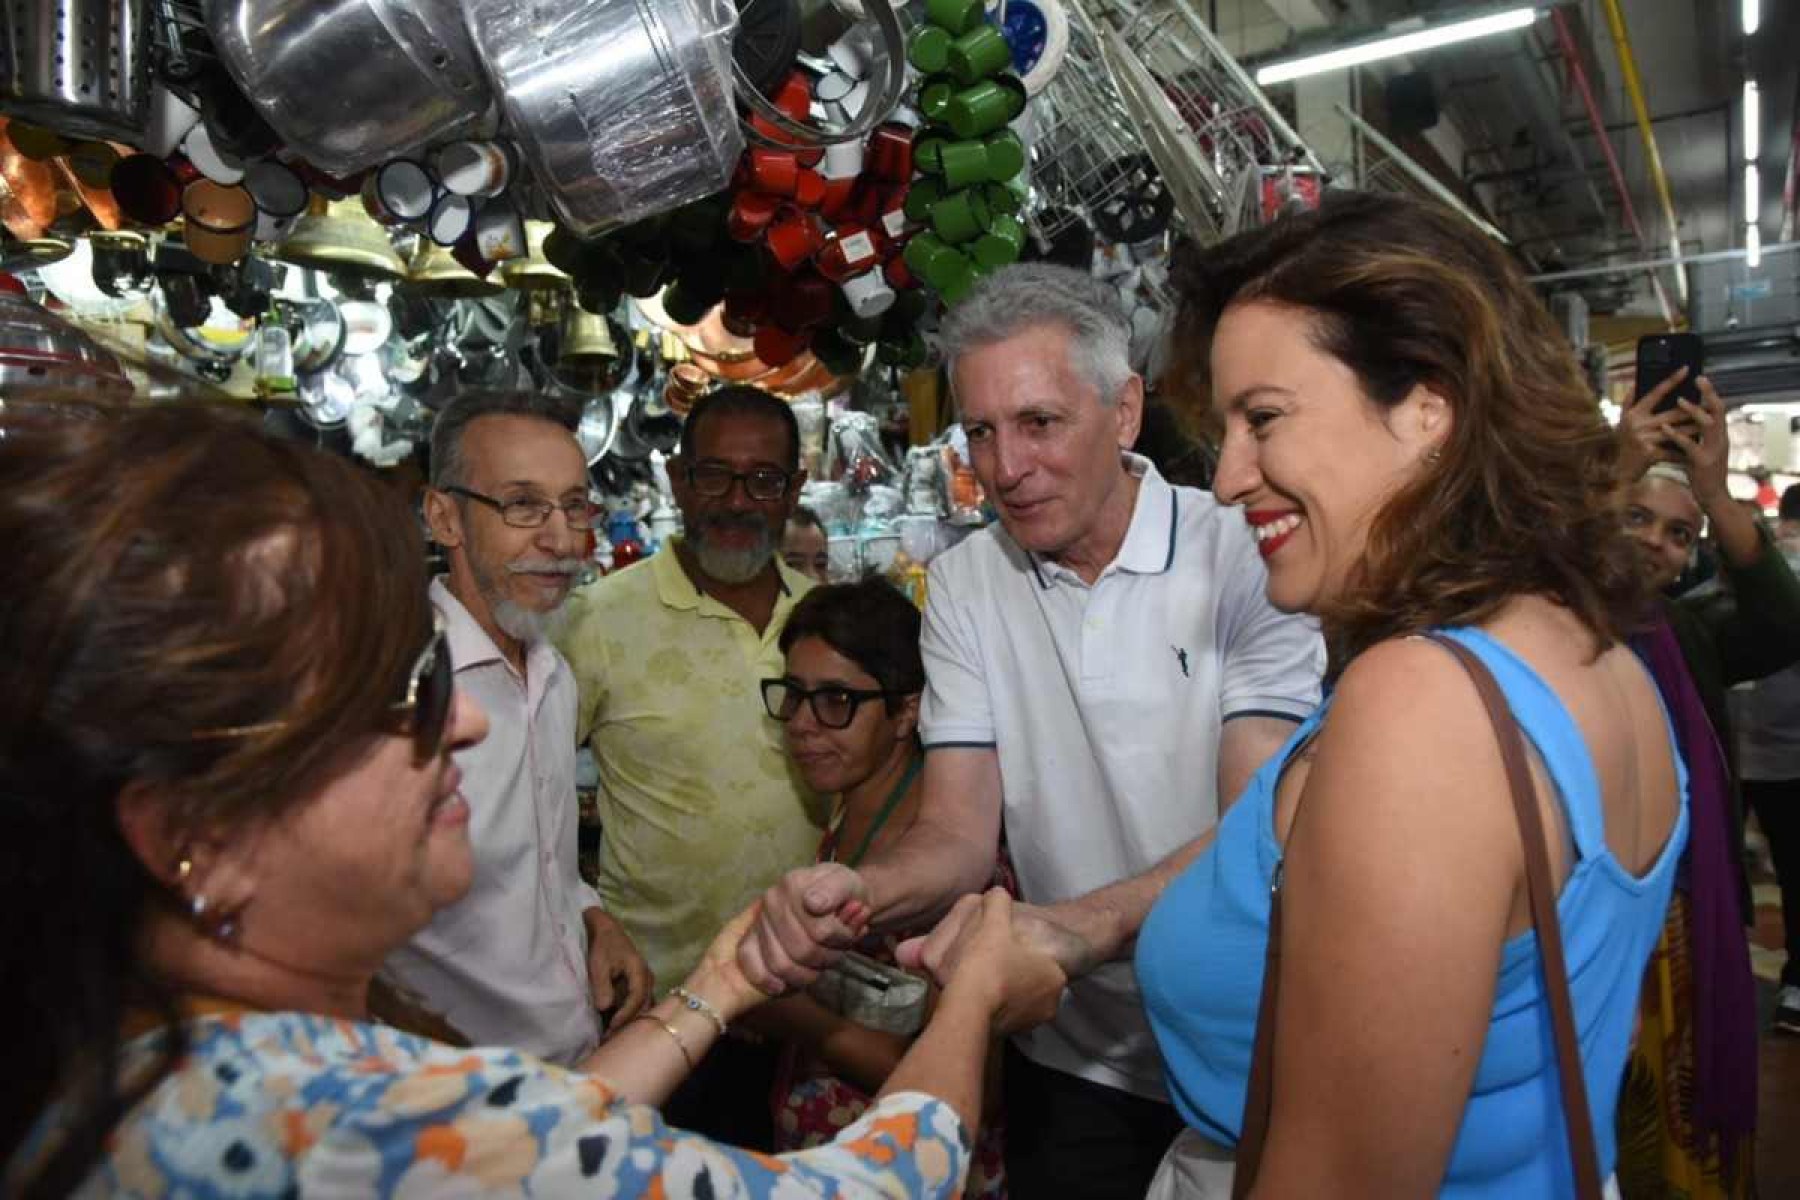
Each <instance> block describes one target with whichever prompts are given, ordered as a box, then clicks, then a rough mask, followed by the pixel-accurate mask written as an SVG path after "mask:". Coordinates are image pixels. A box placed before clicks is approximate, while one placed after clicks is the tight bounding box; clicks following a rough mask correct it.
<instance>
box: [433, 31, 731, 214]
mask: <svg viewBox="0 0 1800 1200" xmlns="http://www.w3.org/2000/svg"><path fill="white" fill-rule="evenodd" d="M463 6H464V10H465V15H466V18H467V25H468V29H469V31H470V34H471V35H472V37H473V39H474V42H475V49H476V52H477V54H478V55H479V56H480V58H481V61H482V64H483V66H484V67H485V69H486V71H487V74H488V77H489V78H490V79H492V80H493V83H494V88H495V91H496V93H497V94H498V97H499V101H500V104H501V107H502V110H503V112H504V115H505V119H506V123H507V127H508V131H509V132H510V133H511V134H512V136H513V138H514V139H515V140H516V142H517V144H518V147H519V150H520V153H521V156H522V157H523V159H524V160H525V163H526V165H527V166H528V167H529V168H530V171H531V174H532V175H533V177H534V178H535V179H536V180H537V183H538V185H539V187H540V188H541V189H542V191H543V193H544V195H545V197H546V198H547V199H548V201H549V203H550V205H551V207H552V208H553V209H554V210H555V212H556V214H557V216H558V217H559V218H560V219H561V221H562V223H563V224H565V225H567V226H568V227H569V229H570V230H571V231H572V232H574V233H576V234H579V235H582V236H590V235H592V234H595V233H598V232H600V231H602V230H604V229H609V228H613V227H616V226H619V225H623V224H626V223H628V222H631V221H634V220H636V219H638V218H639V217H641V216H644V215H645V214H648V213H652V212H657V211H660V210H663V209H666V208H670V207H673V206H674V205H677V204H680V203H682V202H684V201H687V200H691V199H694V198H696V197H699V196H704V195H709V194H711V193H713V192H716V191H718V190H719V189H720V188H722V187H724V186H725V183H726V181H727V179H728V178H729V176H730V173H731V168H732V166H733V165H734V164H735V162H736V161H737V156H738V152H739V150H740V149H741V148H742V144H743V142H742V136H741V134H740V132H739V129H738V123H737V119H736V111H735V109H734V108H733V106H732V104H731V98H730V97H731V91H730V84H729V79H730V75H729V71H730V57H731V47H730V41H731V34H732V31H733V29H734V28H735V25H736V14H735V12H734V11H733V10H732V8H731V6H730V5H729V4H727V3H724V2H723V0H663V2H661V3H657V4H653V5H652V4H644V3H639V2H638V0H591V2H587V3H583V2H581V0H560V2H556V0H463Z"/></svg>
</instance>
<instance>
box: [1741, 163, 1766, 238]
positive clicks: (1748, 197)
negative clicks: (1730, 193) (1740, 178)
mask: <svg viewBox="0 0 1800 1200" xmlns="http://www.w3.org/2000/svg"><path fill="white" fill-rule="evenodd" d="M1761 198H1762V174H1761V172H1759V171H1758V170H1757V169H1756V164H1755V163H1745V164H1744V221H1745V223H1746V224H1755V223H1756V210H1757V208H1758V201H1759V200H1760V199H1761Z"/></svg>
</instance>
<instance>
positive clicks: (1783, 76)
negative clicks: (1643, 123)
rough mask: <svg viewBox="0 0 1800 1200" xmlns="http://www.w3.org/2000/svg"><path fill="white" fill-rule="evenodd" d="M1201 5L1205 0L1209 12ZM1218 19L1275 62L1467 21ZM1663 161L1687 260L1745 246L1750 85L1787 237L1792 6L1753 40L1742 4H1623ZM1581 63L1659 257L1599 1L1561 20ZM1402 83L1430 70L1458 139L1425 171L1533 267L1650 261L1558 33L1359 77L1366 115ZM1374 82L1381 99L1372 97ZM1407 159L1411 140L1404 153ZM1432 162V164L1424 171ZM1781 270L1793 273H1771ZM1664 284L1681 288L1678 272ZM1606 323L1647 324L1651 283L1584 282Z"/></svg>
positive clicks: (1324, 6) (1535, 33) (1661, 226)
mask: <svg viewBox="0 0 1800 1200" xmlns="http://www.w3.org/2000/svg"><path fill="white" fill-rule="evenodd" d="M1200 2H1201V3H1203V4H1207V3H1208V0H1200ZM1209 7H1210V9H1211V11H1212V13H1213V14H1214V15H1215V17H1216V24H1217V28H1218V29H1219V31H1220V33H1221V36H1222V37H1223V38H1224V39H1225V41H1226V43H1227V44H1228V45H1230V46H1231V47H1232V48H1233V49H1234V50H1235V51H1236V52H1237V53H1238V54H1239V55H1240V56H1243V57H1255V56H1257V55H1259V54H1266V53H1268V52H1269V50H1270V49H1272V48H1273V47H1275V46H1278V45H1280V44H1282V42H1283V41H1284V40H1286V39H1288V38H1311V39H1317V38H1319V37H1321V36H1332V35H1331V34H1330V33H1328V32H1326V31H1325V27H1327V26H1330V27H1331V29H1333V30H1341V29H1344V28H1349V27H1354V26H1356V25H1358V24H1362V25H1367V26H1370V27H1374V26H1379V25H1383V24H1386V23H1389V22H1392V21H1395V20H1398V19H1400V18H1403V17H1407V16H1415V15H1426V16H1429V15H1430V14H1431V13H1433V12H1436V11H1440V10H1444V9H1454V8H1463V9H1466V8H1467V7H1468V5H1467V4H1462V3H1454V4H1447V5H1446V4H1435V3H1420V2H1418V0H1216V3H1210V4H1209ZM1621 8H1622V11H1623V13H1624V18H1625V22H1626V25H1627V28H1628V30H1629V34H1630V41H1631V46H1632V49H1633V52H1634V54H1635V56H1636V60H1637V66H1638V71H1639V74H1640V76H1641V78H1642V80H1643V86H1644V94H1645V99H1646V103H1647V106H1648V108H1649V111H1650V114H1651V118H1652V121H1653V125H1654V129H1655V132H1656V139H1657V143H1658V149H1659V152H1660V155H1661V158H1662V162H1663V167H1664V169H1665V171H1666V173H1667V177H1668V183H1669V190H1670V193H1671V195H1672V198H1673V202H1674V205H1675V209H1676V215H1677V219H1678V221H1679V227H1680V234H1681V240H1682V247H1683V250H1684V252H1685V253H1704V252H1711V251H1719V250H1728V249H1733V248H1736V247H1740V246H1742V245H1743V233H1742V229H1743V219H1744V217H1743V214H1744V196H1743V187H1744V182H1743V178H1744V176H1743V169H1742V141H1741V138H1742V125H1741V113H1740V111H1739V104H1740V102H1741V94H1742V83H1743V79H1744V76H1745V73H1746V71H1749V72H1750V73H1753V74H1754V75H1755V76H1756V77H1757V78H1758V81H1759V83H1760V85H1761V93H1762V139H1761V140H1762V155H1761V159H1762V169H1761V171H1760V180H1761V186H1760V195H1759V196H1758V197H1757V207H1758V211H1759V212H1760V213H1761V214H1762V224H1761V228H1762V234H1763V241H1764V243H1765V244H1772V243H1773V242H1774V241H1775V240H1776V239H1777V238H1778V237H1779V234H1780V228H1781V218H1780V211H1781V198H1782V185H1783V180H1784V178H1785V176H1786V174H1787V171H1788V167H1789V158H1790V156H1791V154H1792V146H1793V139H1794V131H1795V119H1796V114H1795V99H1796V87H1797V82H1800V81H1797V68H1796V63H1797V62H1800V56H1796V55H1795V54H1794V53H1793V46H1794V45H1795V44H1796V41H1797V40H1800V4H1793V3H1783V2H1780V0H1764V3H1763V6H1762V26H1761V29H1760V30H1759V31H1758V33H1757V34H1756V35H1755V37H1754V38H1752V39H1749V40H1746V39H1745V38H1744V37H1743V35H1742V33H1741V32H1740V28H1739V8H1740V4H1739V0H1622V2H1621ZM1562 12H1563V14H1564V17H1565V19H1566V20H1567V21H1568V22H1569V25H1570V27H1571V29H1572V30H1573V31H1574V32H1575V36H1576V43H1577V47H1578V50H1579V53H1580V58H1581V60H1582V64H1583V66H1584V68H1585V70H1586V71H1587V73H1588V74H1589V76H1590V78H1591V81H1592V84H1593V88H1594V91H1595V93H1596V96H1597V98H1598V100H1599V102H1600V104H1601V106H1602V109H1603V115H1604V118H1605V121H1606V129H1607V136H1608V137H1609V139H1610V140H1611V142H1612V146H1613V150H1614V153H1615V154H1616V155H1617V156H1618V158H1619V162H1620V165H1621V167H1622V168H1623V172H1624V175H1625V179H1626V181H1627V184H1628V186H1629V190H1630V192H1631V198H1632V203H1633V206H1634V207H1635V209H1636V211H1637V214H1638V217H1639V219H1640V221H1641V223H1642V224H1643V225H1644V227H1645V229H1646V232H1647V233H1648V234H1649V236H1650V238H1651V239H1652V241H1653V242H1654V243H1657V244H1656V246H1655V249H1656V251H1657V252H1658V253H1659V254H1660V253H1661V252H1663V251H1664V250H1666V246H1667V238H1666V224H1665V221H1664V218H1663V216H1662V208H1661V205H1660V202H1659V200H1658V196H1657V192H1656V189H1655V186H1654V184H1653V182H1652V179H1651V173H1650V170H1649V167H1648V163H1647V156H1646V153H1645V150H1644V147H1643V143H1642V141H1641V139H1640V137H1639V134H1638V130H1637V127H1636V125H1635V123H1634V120H1633V113H1632V106H1631V101H1630V98H1629V95H1628V93H1627V91H1626V88H1625V85H1624V82H1623V77H1622V73H1621V69H1620V63H1619V56H1618V54H1617V52H1616V50H1615V49H1614V46H1613V42H1612V38H1611V35H1610V33H1609V32H1608V26H1607V18H1606V10H1605V5H1604V3H1603V0H1577V2H1574V3H1569V4H1565V5H1563V6H1562ZM1408 69H1417V70H1422V71H1425V72H1428V73H1429V75H1430V76H1431V78H1432V80H1433V82H1434V83H1435V85H1436V90H1437V95H1438V99H1439V103H1440V108H1441V111H1442V119H1443V121H1444V122H1445V123H1446V124H1447V125H1448V126H1449V127H1450V128H1451V130H1453V135H1452V136H1450V137H1444V136H1442V135H1441V134H1440V135H1437V136H1433V137H1432V138H1431V139H1430V140H1431V142H1432V144H1433V145H1434V146H1446V145H1449V146H1458V145H1460V148H1461V152H1460V154H1456V153H1451V154H1447V155H1442V156H1440V155H1434V154H1432V153H1430V152H1429V150H1427V151H1426V152H1425V153H1424V154H1423V155H1422V158H1423V160H1424V162H1425V165H1426V166H1427V167H1430V168H1436V169H1439V170H1442V171H1444V173H1445V174H1446V175H1447V177H1448V178H1447V182H1450V183H1452V184H1453V185H1459V186H1460V187H1461V188H1463V189H1464V191H1465V194H1468V192H1469V191H1470V190H1472V191H1473V194H1474V195H1475V196H1477V197H1478V198H1479V199H1480V200H1481V202H1482V204H1483V206H1484V207H1485V209H1486V210H1487V212H1488V213H1489V214H1490V215H1491V216H1492V217H1493V218H1494V220H1495V222H1496V224H1498V225H1499V226H1500V227H1501V228H1502V229H1503V230H1505V231H1506V233H1507V234H1508V235H1509V236H1510V237H1511V238H1512V239H1513V240H1514V242H1515V243H1516V244H1517V245H1518V246H1519V248H1520V250H1521V252H1522V253H1524V254H1525V255H1526V256H1527V257H1528V259H1529V260H1530V261H1531V263H1532V264H1533V265H1534V266H1535V267H1538V268H1540V269H1546V270H1548V269H1556V268H1558V267H1583V266H1589V265H1594V264H1598V263H1602V262H1606V261H1613V260H1617V261H1628V260H1631V259H1635V258H1639V257H1642V256H1643V255H1642V254H1641V252H1640V251H1639V250H1638V248H1637V247H1636V245H1635V243H1634V239H1633V238H1632V236H1631V234H1630V232H1629V230H1628V228H1627V226H1626V224H1625V222H1624V220H1623V219H1622V215H1621V205H1620V202H1619V197H1618V195H1617V193H1616V191H1615V189H1614V187H1613V185H1612V183H1611V181H1610V179H1609V177H1608V175H1607V173H1606V169H1605V165H1604V160H1603V157H1602V155H1601V153H1600V149H1599V147H1598V146H1597V144H1596V138H1595V134H1594V131H1593V129H1592V127H1591V125H1590V123H1589V122H1588V120H1587V119H1586V116H1585V114H1584V111H1583V109H1582V107H1581V104H1580V100H1579V98H1578V96H1577V94H1576V93H1575V91H1574V90H1573V89H1572V88H1565V87H1564V86H1563V84H1562V78H1563V74H1564V70H1565V64H1564V62H1563V61H1562V58H1561V55H1560V52H1559V51H1558V49H1557V43H1556V38H1555V35H1554V31H1553V29H1552V28H1551V26H1550V23H1549V21H1548V20H1545V19H1540V20H1539V21H1538V22H1537V23H1536V24H1535V25H1534V26H1533V27H1532V28H1530V29H1528V30H1526V31H1524V32H1521V33H1516V34H1503V35H1499V36H1496V37H1492V38H1488V39H1484V40H1482V41H1479V42H1472V43H1467V44H1464V45H1462V46H1457V47H1449V48H1445V49H1442V50H1438V51H1435V52H1433V53H1432V54H1430V55H1423V56H1419V57H1417V58H1416V59H1414V60H1412V61H1411V62H1407V61H1406V60H1399V61H1397V62H1393V63H1388V64H1382V65H1381V66H1378V67H1374V68H1369V69H1366V71H1365V75H1364V88H1363V92H1364V95H1365V105H1364V112H1365V115H1366V116H1370V117H1371V119H1374V120H1376V121H1377V123H1378V124H1379V123H1380V122H1381V119H1382V117H1383V116H1384V115H1385V114H1381V113H1379V112H1378V111H1374V112H1372V111H1371V110H1372V109H1373V110H1378V109H1379V97H1380V94H1381V92H1380V85H1381V81H1382V80H1383V79H1384V78H1385V77H1386V76H1388V75H1391V74H1393V73H1396V72H1399V71H1404V70H1408ZM1370 85H1373V86H1370ZM1406 144H1407V145H1408V146H1415V145H1417V143H1416V142H1408V143H1406ZM1434 158H1435V159H1437V160H1438V161H1435V162H1434V161H1431V160H1432V159H1434ZM1765 262H1767V263H1770V264H1772V269H1775V270H1786V269H1791V268H1790V267H1787V266H1783V265H1782V264H1780V263H1779V262H1778V261H1777V260H1775V259H1767V260H1765ZM1664 281H1665V286H1667V287H1668V288H1669V290H1670V291H1671V293H1673V292H1674V291H1675V288H1674V280H1673V276H1672V275H1669V274H1665V276H1664ZM1584 287H1585V288H1586V289H1587V290H1588V291H1589V293H1590V301H1591V307H1593V308H1594V309H1595V311H1597V312H1609V311H1614V310H1619V309H1623V310H1626V311H1633V312H1646V313H1647V312H1651V311H1654V310H1655V303H1654V300H1653V297H1652V293H1651V290H1650V288H1649V285H1648V281H1647V279H1645V277H1644V276H1642V275H1641V274H1640V275H1638V276H1636V277H1634V278H1623V279H1608V278H1605V277H1601V278H1599V279H1597V280H1595V281H1594V282H1592V283H1590V284H1586V285H1584Z"/></svg>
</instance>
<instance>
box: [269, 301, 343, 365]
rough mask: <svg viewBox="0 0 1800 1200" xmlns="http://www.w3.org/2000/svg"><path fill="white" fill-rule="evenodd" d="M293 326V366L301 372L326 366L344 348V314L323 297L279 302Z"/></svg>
mask: <svg viewBox="0 0 1800 1200" xmlns="http://www.w3.org/2000/svg"><path fill="white" fill-rule="evenodd" d="M281 304H282V308H283V311H284V315H285V316H286V317H287V319H288V323H289V324H290V325H291V326H292V330H293V345H294V370H295V371H296V372H297V373H299V374H300V375H302V376H306V375H313V374H316V373H318V372H320V371H324V370H327V369H328V368H330V367H331V366H332V364H334V363H336V362H337V360H338V356H339V355H340V354H342V353H343V351H344V332H345V331H344V314H343V313H342V312H340V311H339V310H338V306H337V305H336V304H335V303H334V302H332V301H331V300H328V299H325V298H324V297H317V298H314V299H310V300H300V301H283V302H281Z"/></svg>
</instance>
